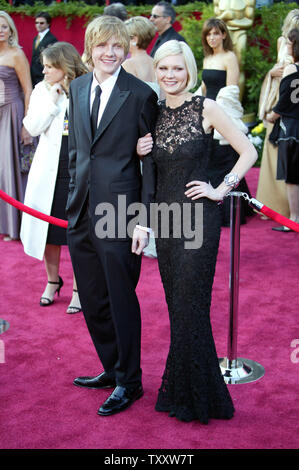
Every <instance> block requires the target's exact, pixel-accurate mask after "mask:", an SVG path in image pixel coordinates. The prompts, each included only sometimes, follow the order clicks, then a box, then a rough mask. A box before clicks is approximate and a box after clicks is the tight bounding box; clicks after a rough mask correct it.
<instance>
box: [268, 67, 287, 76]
mask: <svg viewBox="0 0 299 470" xmlns="http://www.w3.org/2000/svg"><path fill="white" fill-rule="evenodd" d="M283 69H284V66H283V65H281V64H275V65H274V67H272V69H271V70H270V75H271V77H282V74H283Z"/></svg>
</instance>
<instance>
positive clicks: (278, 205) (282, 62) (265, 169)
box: [256, 9, 299, 218]
mask: <svg viewBox="0 0 299 470" xmlns="http://www.w3.org/2000/svg"><path fill="white" fill-rule="evenodd" d="M294 28H299V9H294V10H291V11H290V12H289V13H288V15H287V16H286V18H285V20H284V22H283V25H282V30H281V32H282V35H281V36H280V37H279V38H278V40H277V63H276V64H275V65H274V66H273V67H272V68H271V70H269V72H268V73H267V75H266V77H265V80H264V82H263V85H262V89H261V93H260V100H259V118H260V119H261V120H263V122H264V125H265V127H266V128H267V130H266V136H265V140H264V148H263V155H262V161H261V169H260V174H259V180H258V187H257V193H256V198H257V199H258V200H259V201H261V202H263V204H266V205H267V206H269V207H271V209H273V210H275V211H277V212H279V213H280V214H282V215H284V216H285V217H289V215H290V208H289V203H288V197H287V189H286V184H285V182H284V181H281V180H277V179H276V172H277V155H278V153H277V147H276V146H274V145H273V143H271V141H270V140H269V137H270V135H271V132H272V130H273V123H271V122H269V121H267V120H266V115H267V113H269V112H270V111H271V110H272V108H273V106H274V105H275V104H276V103H277V101H278V97H279V85H280V82H281V79H282V76H283V72H284V69H285V67H286V66H287V65H289V64H291V63H293V58H292V57H291V56H290V55H289V53H288V49H287V37H288V34H289V32H290V31H291V30H292V29H294ZM262 218H264V216H263V217H262Z"/></svg>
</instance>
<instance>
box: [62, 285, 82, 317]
mask: <svg viewBox="0 0 299 470" xmlns="http://www.w3.org/2000/svg"><path fill="white" fill-rule="evenodd" d="M81 311H82V308H81V303H80V299H79V294H78V291H77V289H73V297H72V300H71V303H70V305H69V306H68V308H67V310H66V313H69V314H72V313H79V312H81Z"/></svg>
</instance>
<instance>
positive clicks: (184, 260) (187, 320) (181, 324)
mask: <svg viewBox="0 0 299 470" xmlns="http://www.w3.org/2000/svg"><path fill="white" fill-rule="evenodd" d="M154 66H155V70H156V75H157V79H158V83H159V85H160V87H161V88H162V90H163V91H164V93H165V97H166V100H165V102H162V103H161V106H160V112H159V115H158V119H157V123H156V128H155V143H154V146H153V149H152V144H153V142H152V139H151V136H149V135H148V136H145V137H143V138H141V139H139V142H138V146H137V151H138V153H139V154H140V155H141V156H144V159H143V164H144V172H145V174H146V173H147V171H149V169H150V168H153V172H154V174H155V175H156V181H155V182H156V185H155V187H156V191H155V194H154V195H153V200H154V201H155V202H156V203H157V204H158V205H160V204H161V203H163V204H165V203H166V204H167V205H168V207H173V208H174V207H176V211H177V212H176V214H177V215H179V214H180V215H181V213H182V212H183V217H181V221H183V224H181V223H178V220H179V218H178V217H176V218H175V216H174V215H173V220H174V221H175V220H176V223H175V222H174V224H171V223H170V227H169V236H166V237H165V234H164V236H163V230H162V233H161V230H160V229H161V228H162V226H163V225H164V224H165V220H163V225H162V224H161V227H159V226H158V230H157V235H158V236H157V239H156V240H157V253H158V262H159V270H160V274H161V278H162V282H163V287H164V290H165V296H166V301H167V305H168V311H169V317H170V329H171V335H170V337H171V342H170V349H169V354H168V358H167V362H166V366H165V370H164V374H163V378H162V385H161V388H160V390H159V394H158V400H157V403H156V410H157V411H164V412H168V413H169V415H170V416H175V417H176V418H178V419H179V420H181V421H192V420H199V421H200V422H202V423H208V421H209V420H210V419H211V418H222V419H229V418H232V416H233V414H234V406H233V403H232V400H231V397H230V395H229V392H228V390H227V388H226V385H225V383H224V380H223V377H222V376H221V372H220V369H219V363H218V358H217V354H216V350H215V345H214V340H213V335H212V329H211V325H210V303H211V292H212V285H213V278H214V272H215V265H216V258H217V252H218V245H219V237H220V223H221V218H220V211H219V205H218V204H217V202H218V201H221V200H222V199H223V197H224V196H225V195H226V194H227V193H228V192H229V191H230V190H231V189H232V188H233V187H236V185H237V183H238V181H239V180H240V179H241V178H242V177H243V176H244V175H245V173H246V172H247V171H248V170H249V168H250V167H251V166H252V165H253V164H254V162H255V160H256V158H257V154H256V151H255V149H254V147H253V145H252V144H251V143H250V142H249V140H248V139H247V137H246V136H245V135H244V133H242V132H241V131H240V130H239V129H238V128H237V127H236V126H235V125H234V124H233V122H232V121H231V120H230V119H229V118H228V116H227V115H226V114H225V113H224V111H223V110H222V109H221V108H220V106H218V105H217V103H216V102H215V101H214V100H211V99H207V98H203V97H202V96H196V95H193V94H192V93H191V92H190V90H191V89H192V88H194V86H195V85H196V81H197V68H196V62H195V59H194V56H193V54H192V51H191V49H190V48H189V46H188V45H187V44H185V43H184V42H182V41H168V42H166V43H164V44H162V46H160V47H159V49H158V50H157V52H156V54H155V56H154ZM213 129H215V130H217V131H218V132H219V133H220V134H221V135H223V136H224V137H225V139H227V140H228V142H229V143H230V145H232V146H233V147H234V149H235V150H236V151H237V152H238V155H239V158H238V161H237V162H236V164H235V165H234V166H233V167H231V168H230V169H229V171H230V173H229V174H227V175H226V176H225V178H224V180H223V181H222V182H221V183H220V184H219V185H218V186H217V187H216V186H215V187H213V186H212V185H211V183H209V178H208V173H207V165H208V163H209V159H210V157H211V150H212V146H211V144H212V140H213V132H212V130H213ZM151 149H152V153H151V155H148V156H145V155H147V154H148V153H149V152H150V151H151ZM178 208H180V209H181V211H180V212H178ZM187 214H188V215H187ZM170 222H171V221H170ZM187 227H190V228H191V227H192V230H193V233H191V232H189V233H188V230H186V229H187ZM179 230H181V232H180V236H179V233H178V231H179Z"/></svg>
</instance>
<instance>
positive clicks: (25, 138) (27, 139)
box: [21, 126, 33, 145]
mask: <svg viewBox="0 0 299 470" xmlns="http://www.w3.org/2000/svg"><path fill="white" fill-rule="evenodd" d="M32 141H33V139H32V136H31V135H30V134H29V132H28V131H27V129H26V128H25V127H24V126H23V127H22V129H21V142H22V143H23V144H24V145H29V144H32Z"/></svg>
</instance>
